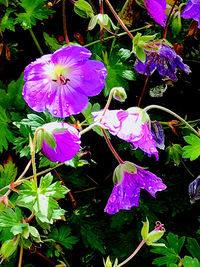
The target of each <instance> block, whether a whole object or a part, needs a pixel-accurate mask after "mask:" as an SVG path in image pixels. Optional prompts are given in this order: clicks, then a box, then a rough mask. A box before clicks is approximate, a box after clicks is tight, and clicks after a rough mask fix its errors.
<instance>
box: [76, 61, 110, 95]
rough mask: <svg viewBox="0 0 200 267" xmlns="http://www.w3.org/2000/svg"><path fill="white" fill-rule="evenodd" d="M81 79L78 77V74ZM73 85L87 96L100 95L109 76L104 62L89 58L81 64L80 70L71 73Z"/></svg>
mask: <svg viewBox="0 0 200 267" xmlns="http://www.w3.org/2000/svg"><path fill="white" fill-rule="evenodd" d="M78 73H79V75H80V76H81V79H80V80H79V79H77V78H78V75H77V74H78ZM73 76H75V78H74V82H73V81H72V83H71V86H72V87H74V88H76V90H78V91H79V92H81V93H82V94H85V95H87V96H95V95H98V94H99V93H100V92H101V90H102V88H103V87H104V85H105V78H106V76H107V73H106V68H105V66H104V64H103V63H102V62H100V61H97V60H89V61H87V62H86V63H85V64H84V65H81V66H80V68H79V69H78V70H75V71H74V72H72V73H71V79H72V78H73Z"/></svg>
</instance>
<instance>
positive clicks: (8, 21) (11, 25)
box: [1, 8, 15, 32]
mask: <svg viewBox="0 0 200 267" xmlns="http://www.w3.org/2000/svg"><path fill="white" fill-rule="evenodd" d="M13 12H14V9H12V8H7V10H6V13H5V14H4V16H3V17H2V19H1V30H2V31H3V32H4V31H5V30H6V29H8V30H11V31H13V32H14V31H15V19H14V18H12V17H10V14H11V13H13Z"/></svg>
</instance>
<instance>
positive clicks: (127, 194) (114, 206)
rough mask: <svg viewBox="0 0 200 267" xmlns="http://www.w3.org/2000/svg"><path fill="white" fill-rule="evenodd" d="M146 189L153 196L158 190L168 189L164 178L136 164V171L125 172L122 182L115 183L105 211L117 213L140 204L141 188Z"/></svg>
mask: <svg viewBox="0 0 200 267" xmlns="http://www.w3.org/2000/svg"><path fill="white" fill-rule="evenodd" d="M141 189H145V190H146V191H147V192H149V193H150V194H151V195H152V196H153V197H155V193H156V192H157V191H162V190H165V189H166V185H165V184H164V183H163V182H162V179H161V178H159V177H157V176H156V175H155V174H153V173H151V172H149V171H146V170H144V169H142V168H139V167H138V166H136V173H130V172H126V171H124V172H123V178H122V181H121V183H119V182H118V181H117V182H116V183H115V185H114V188H113V190H112V193H111V195H110V197H109V199H108V202H107V205H106V207H105V210H104V211H105V212H107V213H109V214H115V213H117V212H118V211H119V210H130V209H131V208H132V207H134V206H136V207H138V206H139V199H140V190H141Z"/></svg>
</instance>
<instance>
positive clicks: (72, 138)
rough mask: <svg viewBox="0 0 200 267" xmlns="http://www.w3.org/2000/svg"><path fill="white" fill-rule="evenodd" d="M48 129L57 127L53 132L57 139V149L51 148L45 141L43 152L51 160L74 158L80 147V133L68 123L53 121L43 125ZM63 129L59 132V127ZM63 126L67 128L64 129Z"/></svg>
mask: <svg viewBox="0 0 200 267" xmlns="http://www.w3.org/2000/svg"><path fill="white" fill-rule="evenodd" d="M43 127H44V128H45V129H46V130H47V131H48V128H54V127H55V129H57V131H56V132H53V136H54V138H55V140H56V149H55V150H54V149H53V148H51V147H50V146H49V145H48V144H47V143H46V142H45V141H43V144H42V150H41V151H42V153H43V154H44V155H45V156H46V157H47V158H48V159H49V160H51V161H53V162H54V161H60V162H65V161H67V160H70V159H72V158H73V157H74V156H75V155H76V154H77V152H78V151H79V149H80V143H81V142H80V134H79V132H78V131H77V130H76V129H75V128H74V127H73V126H71V125H69V124H68V123H64V122H63V123H57V122H52V123H48V124H46V125H44V126H43ZM59 128H60V129H61V131H60V132H59V131H58V129H59ZM63 128H64V129H66V130H65V131H63Z"/></svg>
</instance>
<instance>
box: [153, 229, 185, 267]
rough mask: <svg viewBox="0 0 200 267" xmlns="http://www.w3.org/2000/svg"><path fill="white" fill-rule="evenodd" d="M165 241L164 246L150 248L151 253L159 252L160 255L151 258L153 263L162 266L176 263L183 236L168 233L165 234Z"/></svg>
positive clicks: (183, 239)
mask: <svg viewBox="0 0 200 267" xmlns="http://www.w3.org/2000/svg"><path fill="white" fill-rule="evenodd" d="M167 241H168V242H165V245H166V247H156V248H154V249H152V250H151V252H153V253H157V254H161V255H163V256H162V257H159V258H157V259H154V260H153V264H155V265H157V266H162V265H165V264H167V266H168V265H169V266H170V264H172V263H174V264H175V263H176V262H177V260H178V258H179V253H180V251H181V248H182V246H183V244H184V241H185V237H184V236H183V237H181V238H180V239H179V238H178V236H177V235H174V234H173V233H169V234H168V235H167Z"/></svg>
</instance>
